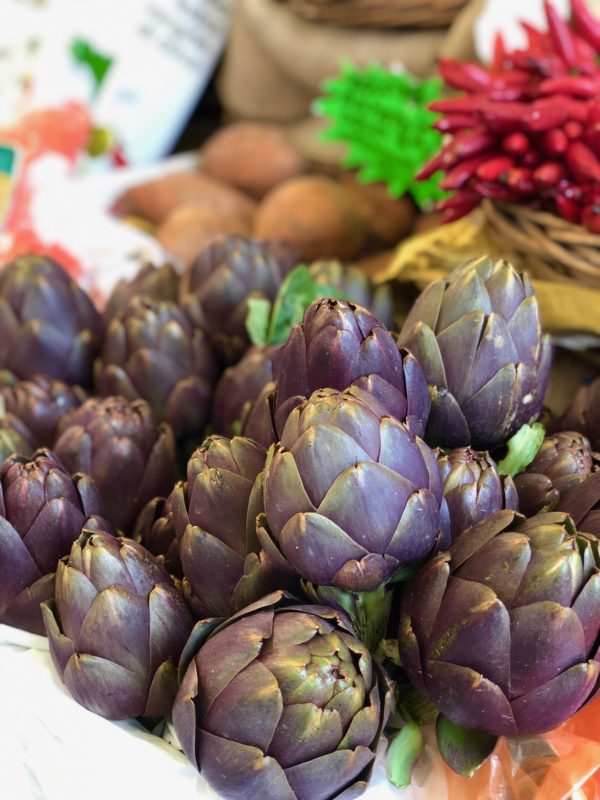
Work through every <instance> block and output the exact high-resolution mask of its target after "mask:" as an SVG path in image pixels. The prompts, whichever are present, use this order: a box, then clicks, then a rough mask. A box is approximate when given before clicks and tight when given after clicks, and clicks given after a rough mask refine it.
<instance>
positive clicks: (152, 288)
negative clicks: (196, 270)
mask: <svg viewBox="0 0 600 800" xmlns="http://www.w3.org/2000/svg"><path fill="white" fill-rule="evenodd" d="M178 296H179V275H178V274H177V271H176V270H175V267H174V266H173V265H172V264H168V263H167V264H163V265H162V266H161V267H156V266H155V265H154V264H150V263H146V264H143V265H142V266H141V267H140V269H139V271H138V273H137V274H136V275H135V276H134V277H133V278H132V279H131V280H129V281H128V280H120V281H119V282H118V283H117V284H116V285H115V287H114V289H113V290H112V292H111V295H110V297H109V298H108V302H107V304H106V309H105V311H104V317H105V319H107V320H111V319H113V317H116V316H117V314H119V312H121V311H122V310H123V309H124V308H125V306H127V305H128V303H129V302H130V301H131V300H133V298H134V297H145V298H146V299H147V300H157V301H160V302H172V303H176V302H177V298H178Z"/></svg>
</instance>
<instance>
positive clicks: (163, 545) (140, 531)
mask: <svg viewBox="0 0 600 800" xmlns="http://www.w3.org/2000/svg"><path fill="white" fill-rule="evenodd" d="M133 539H134V540H135V541H136V542H139V543H140V544H142V545H143V546H144V547H145V548H146V550H148V551H149V552H150V553H152V555H153V556H158V557H160V558H162V560H163V562H164V565H165V569H166V570H167V572H168V573H169V575H174V576H175V577H176V578H183V570H182V568H181V559H180V558H179V542H178V541H177V534H176V533H175V526H174V525H173V514H172V509H171V495H169V497H166V498H165V497H153V498H152V500H150V502H149V503H147V504H146V505H145V506H144V508H143V509H142V511H141V513H140V515H139V517H138V518H137V521H136V523H135V528H134V531H133Z"/></svg>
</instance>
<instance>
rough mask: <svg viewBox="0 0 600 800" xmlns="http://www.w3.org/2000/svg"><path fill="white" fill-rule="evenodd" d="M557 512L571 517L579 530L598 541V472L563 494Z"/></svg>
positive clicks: (599, 502) (599, 525) (599, 475)
mask: <svg viewBox="0 0 600 800" xmlns="http://www.w3.org/2000/svg"><path fill="white" fill-rule="evenodd" d="M557 510H558V511H564V512H565V513H566V514H569V515H570V516H571V517H573V519H574V521H575V524H576V525H577V527H578V529H579V530H582V531H585V532H586V533H591V534H593V535H594V536H595V537H596V538H597V539H600V472H593V473H592V474H591V475H588V477H587V478H585V479H584V480H583V481H581V483H578V484H576V485H575V486H572V487H571V488H570V489H568V490H567V491H565V492H563V493H562V494H561V496H560V500H559V502H558V506H557Z"/></svg>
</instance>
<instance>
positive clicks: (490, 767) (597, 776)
mask: <svg viewBox="0 0 600 800" xmlns="http://www.w3.org/2000/svg"><path fill="white" fill-rule="evenodd" d="M448 796H449V798H450V800H567V798H571V797H573V798H574V799H576V800H600V698H597V699H596V700H594V701H593V702H592V703H590V704H589V705H588V706H586V707H585V708H584V709H582V710H581V711H580V712H579V713H578V714H576V715H575V716H574V717H572V718H571V719H570V720H569V721H568V722H565V723H564V724H563V725H561V726H560V727H558V728H556V729H555V730H553V731H550V732H549V733H545V734H542V735H539V736H512V737H509V738H501V739H500V740H499V741H498V746H497V747H496V749H495V750H494V753H493V754H492V756H491V757H490V758H489V759H488V760H487V762H486V763H485V764H484V765H483V766H482V767H481V768H480V769H479V770H478V771H477V772H476V773H475V775H474V776H473V777H472V778H461V777H460V776H459V775H456V774H455V773H454V772H451V770H449V769H448Z"/></svg>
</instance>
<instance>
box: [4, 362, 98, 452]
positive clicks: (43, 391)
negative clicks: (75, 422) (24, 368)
mask: <svg viewBox="0 0 600 800" xmlns="http://www.w3.org/2000/svg"><path fill="white" fill-rule="evenodd" d="M0 382H1V384H2V388H1V389H0V397H1V398H2V400H3V401H4V406H5V408H6V410H7V411H9V412H10V413H12V414H16V416H17V417H19V419H21V420H23V422H24V423H25V425H26V426H27V428H28V430H29V431H30V432H31V435H32V437H33V441H34V444H35V447H51V446H52V445H53V444H54V442H55V441H56V431H57V428H58V424H59V422H60V421H61V420H62V418H63V417H64V416H65V414H68V413H69V411H73V409H75V408H79V406H80V405H81V404H82V403H83V402H84V401H85V399H86V398H87V395H86V393H85V392H84V390H83V389H82V388H81V387H80V386H68V385H67V384H66V383H63V382H62V381H57V380H50V379H49V378H46V377H45V376H44V375H33V377H32V378H31V379H30V380H28V381H18V380H17V378H16V377H15V376H13V375H12V374H11V373H4V374H3V375H2V376H1V378H0Z"/></svg>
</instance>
